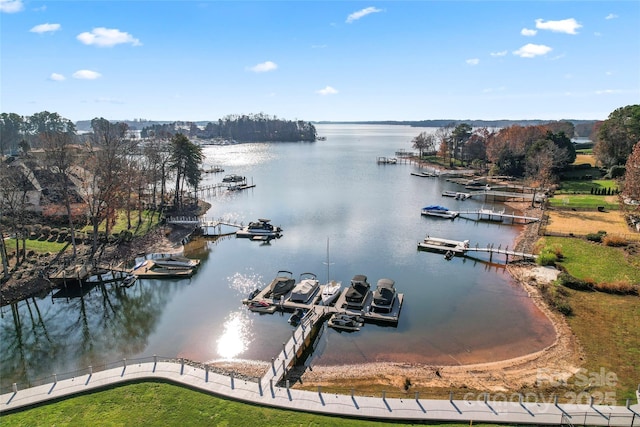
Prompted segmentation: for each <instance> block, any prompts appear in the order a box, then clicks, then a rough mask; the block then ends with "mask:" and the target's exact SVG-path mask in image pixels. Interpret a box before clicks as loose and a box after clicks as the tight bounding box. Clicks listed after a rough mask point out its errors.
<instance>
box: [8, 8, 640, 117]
mask: <svg viewBox="0 0 640 427" xmlns="http://www.w3.org/2000/svg"><path fill="white" fill-rule="evenodd" d="M0 60H1V62H0V71H1V77H0V79H1V80H0V83H1V88H2V89H1V98H0V103H1V105H0V106H1V111H2V112H7V113H9V112H11V113H18V114H20V115H31V114H33V113H36V112H39V111H44V110H47V111H50V112H57V113H59V114H60V115H62V116H63V117H66V118H68V119H71V120H73V121H76V120H83V119H91V118H94V117H104V118H107V119H110V120H122V119H134V118H144V119H149V120H192V121H197V120H216V119H218V118H222V117H224V116H226V115H228V114H251V113H260V112H262V113H265V114H268V115H271V116H273V115H276V116H278V117H281V118H285V119H301V120H313V121H319V120H344V121H357V120H421V119H460V120H464V119H487V120H493V119H549V120H554V119H555V120H557V119H563V118H565V119H569V118H571V119H605V118H606V117H607V116H608V115H609V113H611V112H612V111H613V110H615V109H616V108H619V107H623V106H626V105H630V104H638V103H640V2H638V1H602V2H597V1H534V2H525V1H506V0H505V1H496V2H488V1H471V0H468V1H388V2H352V1H321V2H316V1H303V0H300V1H280V2H275V1H153V0H146V1H124V0H117V1H115V0H114V1H104V2H103V1H89V0H85V1H34V0H0Z"/></svg>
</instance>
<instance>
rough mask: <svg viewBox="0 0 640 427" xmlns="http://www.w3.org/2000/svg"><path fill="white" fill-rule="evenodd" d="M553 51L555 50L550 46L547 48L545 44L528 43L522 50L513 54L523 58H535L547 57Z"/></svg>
mask: <svg viewBox="0 0 640 427" xmlns="http://www.w3.org/2000/svg"><path fill="white" fill-rule="evenodd" d="M552 50H553V49H551V48H550V47H549V46H545V45H543V44H532V43H528V44H526V45H524V46H522V47H521V48H520V49H518V50H515V51H514V52H513V54H514V55H517V56H520V57H522V58H533V57H536V56H540V55H546V54H547V53H549V52H551V51H552Z"/></svg>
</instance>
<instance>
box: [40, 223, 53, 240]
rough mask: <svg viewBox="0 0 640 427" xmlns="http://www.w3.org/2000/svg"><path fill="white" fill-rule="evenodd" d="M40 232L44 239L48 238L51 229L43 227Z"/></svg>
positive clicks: (46, 226)
mask: <svg viewBox="0 0 640 427" xmlns="http://www.w3.org/2000/svg"><path fill="white" fill-rule="evenodd" d="M41 232H42V235H43V236H44V237H45V238H46V237H49V234H50V233H51V227H49V226H48V225H45V226H44V227H42V230H41Z"/></svg>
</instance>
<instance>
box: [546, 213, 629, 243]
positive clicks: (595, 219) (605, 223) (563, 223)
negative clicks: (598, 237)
mask: <svg viewBox="0 0 640 427" xmlns="http://www.w3.org/2000/svg"><path fill="white" fill-rule="evenodd" d="M547 215H548V216H549V223H548V224H547V225H546V226H545V232H547V233H558V234H563V235H569V234H570V233H573V234H574V235H576V236H586V235H587V234H589V233H597V232H598V231H606V232H607V233H608V234H616V235H622V236H625V237H627V238H628V239H630V240H638V239H640V234H638V233H634V232H633V231H632V230H630V229H629V227H628V225H627V222H626V220H625V218H624V216H623V214H622V212H620V211H605V212H598V211H596V210H593V211H583V212H582V211H572V210H549V211H547Z"/></svg>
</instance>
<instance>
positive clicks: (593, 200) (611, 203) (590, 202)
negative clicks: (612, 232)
mask: <svg viewBox="0 0 640 427" xmlns="http://www.w3.org/2000/svg"><path fill="white" fill-rule="evenodd" d="M549 206H551V207H555V208H562V209H571V208H574V209H593V210H596V209H598V207H600V206H603V207H604V208H605V209H607V210H617V209H618V208H619V206H620V205H619V203H618V197H617V196H594V195H592V194H560V195H556V196H554V197H552V198H550V199H549Z"/></svg>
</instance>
